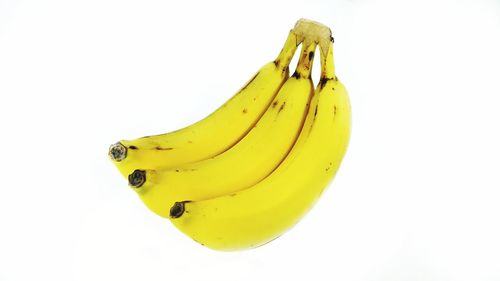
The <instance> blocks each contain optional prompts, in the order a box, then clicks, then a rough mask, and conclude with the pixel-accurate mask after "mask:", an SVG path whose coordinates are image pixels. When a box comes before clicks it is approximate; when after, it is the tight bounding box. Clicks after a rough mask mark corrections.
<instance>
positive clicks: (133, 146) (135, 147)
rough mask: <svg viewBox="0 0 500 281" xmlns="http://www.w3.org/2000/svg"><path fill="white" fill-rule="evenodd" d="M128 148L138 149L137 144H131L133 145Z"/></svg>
mask: <svg viewBox="0 0 500 281" xmlns="http://www.w3.org/2000/svg"><path fill="white" fill-rule="evenodd" d="M128 148H130V149H132V150H136V149H137V146H135V145H131V146H129V147H128Z"/></svg>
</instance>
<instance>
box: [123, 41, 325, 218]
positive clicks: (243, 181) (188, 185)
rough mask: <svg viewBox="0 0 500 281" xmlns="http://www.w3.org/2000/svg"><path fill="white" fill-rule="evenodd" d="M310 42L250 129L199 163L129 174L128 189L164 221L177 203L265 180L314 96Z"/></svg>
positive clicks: (287, 147)
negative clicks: (227, 147)
mask: <svg viewBox="0 0 500 281" xmlns="http://www.w3.org/2000/svg"><path fill="white" fill-rule="evenodd" d="M315 49H316V43H315V42H310V43H309V44H308V45H306V44H303V46H302V51H301V56H300V58H299V62H298V65H297V69H296V71H295V73H294V74H293V75H292V77H291V78H289V79H288V80H287V81H286V82H285V84H283V86H282V87H281V89H280V91H279V93H278V94H277V96H276V97H275V99H274V100H273V102H272V103H271V106H270V107H269V108H268V109H267V111H266V112H265V113H264V115H263V116H262V117H261V118H260V120H259V121H258V122H257V123H256V124H255V126H254V128H253V129H252V130H251V131H250V132H249V133H248V134H247V135H246V136H245V137H244V138H243V139H242V140H241V141H239V142H238V143H237V144H236V145H234V146H233V147H231V148H230V149H229V150H227V151H225V152H224V153H222V154H219V155H217V156H215V157H213V158H209V159H206V160H203V161H199V162H195V163H192V164H187V165H183V166H180V167H175V168H172V169H159V170H152V169H150V170H143V169H138V170H135V171H134V172H133V173H132V174H131V175H130V176H129V184H130V186H132V188H133V189H134V190H135V191H136V192H137V194H138V195H139V197H140V198H141V199H142V201H143V202H144V204H145V205H146V206H147V207H148V208H149V209H150V210H152V211H153V212H155V213H156V214H158V215H160V216H163V217H169V214H170V206H172V205H173V204H174V203H175V202H176V201H179V200H204V199H209V198H214V197H218V196H222V195H225V194H230V193H234V192H237V191H239V190H242V189H245V188H247V187H249V186H252V185H254V184H256V183H258V182H259V181H261V180H262V179H264V178H265V177H267V176H268V175H269V174H270V173H271V172H272V171H273V170H274V169H275V168H276V167H277V166H278V165H279V164H280V163H281V161H283V159H284V158H285V157H286V155H287V154H288V152H289V151H290V149H291V148H292V146H293V144H294V143H295V141H296V139H297V137H298V135H299V133H300V130H301V129H302V126H303V124H304V123H303V122H304V120H305V116H306V113H307V111H308V106H309V101H310V98H311V96H312V95H313V93H314V86H313V83H312V80H311V69H312V63H313V57H314V52H315Z"/></svg>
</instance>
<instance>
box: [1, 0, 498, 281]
mask: <svg viewBox="0 0 500 281" xmlns="http://www.w3.org/2000/svg"><path fill="white" fill-rule="evenodd" d="M301 17H305V18H310V19H314V20H317V21H320V22H323V23H325V24H327V25H328V26H330V27H332V30H333V32H334V37H335V57H336V68H337V74H338V76H339V78H340V79H341V80H342V81H343V82H344V83H345V85H346V86H347V88H348V90H349V93H350V96H351V99H352V107H353V131H352V141H351V145H350V147H349V151H348V153H347V155H346V158H345V161H344V163H343V165H342V167H341V169H340V171H339V173H338V176H337V178H336V179H335V181H334V182H333V184H332V185H331V186H330V189H329V190H328V192H326V193H325V194H324V196H323V197H322V199H321V200H320V202H319V203H318V204H317V205H316V207H315V208H314V209H313V210H312V211H311V212H310V213H309V214H308V216H306V218H305V219H303V220H302V221H301V223H299V224H298V225H297V226H296V227H295V228H294V229H293V230H292V231H290V232H288V233H287V234H285V235H284V236H282V237H281V238H279V239H277V240H276V241H274V242H272V243H270V244H268V245H266V246H264V247H260V248H258V249H255V250H250V251H244V252H236V253H221V252H215V251H212V250H209V249H207V248H204V247H202V246H200V245H198V244H196V243H194V242H193V241H191V240H190V239H189V238H187V237H186V236H184V235H182V234H181V233H180V232H179V231H177V230H176V229H175V228H174V227H173V226H172V225H170V223H169V222H168V221H167V220H165V219H161V218H159V217H157V216H155V215H154V214H152V213H150V212H149V211H148V210H147V209H146V208H145V207H144V206H143V205H142V203H141V202H140V201H139V199H138V198H137V196H136V195H135V194H134V193H133V192H132V191H131V190H129V188H128V187H127V183H126V182H125V180H123V179H122V178H121V176H120V175H119V173H118V172H117V170H116V169H115V168H114V166H113V164H112V163H111V162H110V161H109V160H108V158H107V149H108V146H109V145H110V144H111V143H113V142H115V141H117V140H119V139H123V138H135V137H139V136H142V135H150V134H154V133H162V132H166V131H169V130H174V129H177V128H180V127H183V126H185V125H188V124H190V123H192V122H194V121H196V120H198V119H201V118H202V117H204V116H205V115H207V114H208V113H210V112H211V111H212V110H214V109H215V108H217V107H218V106H219V105H220V104H222V103H223V102H224V101H225V100H226V99H228V98H229V97H230V96H231V95H232V94H233V93H234V92H235V91H236V90H237V89H238V88H239V87H240V86H242V85H243V84H244V82H245V81H247V80H248V79H249V78H250V77H251V76H252V75H253V74H254V72H255V71H256V70H257V69H258V68H259V67H260V66H262V65H264V64H265V63H267V62H269V61H271V60H273V59H274V57H275V56H276V55H277V53H278V52H279V50H280V49H281V46H282V44H283V42H284V40H285V38H286V36H287V33H288V30H289V29H290V28H292V27H293V25H294V23H295V21H296V20H297V19H299V18H301ZM316 67H318V65H317V64H316ZM315 71H316V72H315V73H316V75H317V73H318V72H317V68H316V70H315ZM315 77H316V80H315V81H316V82H317V76H315ZM499 96H500V2H498V1H494V0H491V1H486V0H484V1H480V0H477V1H473V0H470V1H466V0H463V1H385V0H376V1H363V0H351V1H347V0H344V1H290V0H288V1H263V2H259V1H245V2H237V1H227V2H221V1H200V2H192V1H159V0H157V1H118V0H115V1H113V0H99V1H97V0H87V1H63V0H59V1H57V0H47V1H35V0H32V1H30V0H26V1H12V0H0V120H1V121H0V122H1V135H2V137H1V139H0V149H1V152H0V153H1V154H0V171H1V180H0V186H1V187H0V188H1V193H0V280H2V281H5V280H6V281H17V280H184V281H189V280H207V281H210V280H214V281H215V280H217V281H225V280H343V281H350V280H374V281H375V280H384V281H391V280H395V281H396V280H397V281H399V280H405V281H411V280H439V281H447V280H450V281H451V280H453V281H459V280H475V281H481V280H485V281H486V280H500V238H499V237H500V204H499V203H500V134H499V131H500V130H499V129H500V126H499V121H500V99H499Z"/></svg>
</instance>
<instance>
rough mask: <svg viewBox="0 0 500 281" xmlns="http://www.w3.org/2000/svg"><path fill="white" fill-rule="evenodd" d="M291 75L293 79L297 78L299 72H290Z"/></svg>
mask: <svg viewBox="0 0 500 281" xmlns="http://www.w3.org/2000/svg"><path fill="white" fill-rule="evenodd" d="M292 77H293V78H295V79H299V78H300V74H299V73H298V72H297V71H295V72H294V73H293V74H292Z"/></svg>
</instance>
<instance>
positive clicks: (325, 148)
mask: <svg viewBox="0 0 500 281" xmlns="http://www.w3.org/2000/svg"><path fill="white" fill-rule="evenodd" d="M323 41H325V40H323ZM326 41H328V43H326V42H323V43H320V46H323V47H325V46H326V47H325V48H321V68H322V71H321V80H320V82H319V83H318V86H317V88H316V92H315V96H314V97H313V99H312V101H311V106H310V110H309V112H308V114H307V118H306V121H305V123H304V127H303V129H302V131H301V133H300V136H299V138H298V140H297V142H296V144H295V145H294V146H293V148H292V150H291V152H290V153H289V154H288V156H287V157H286V158H285V160H284V161H283V162H282V163H281V164H280V166H279V167H278V168H277V169H276V170H275V171H274V172H273V173H272V174H271V175H269V176H268V177H267V178H265V179H264V180H262V181H261V182H259V183H257V184H255V185H254V186H252V187H249V188H248V189H245V190H242V191H238V192H236V193H233V194H228V195H224V196H220V197H216V198H212V199H208V200H201V201H179V202H176V203H175V204H174V205H173V206H172V207H171V209H170V219H171V221H172V223H173V224H174V225H175V226H176V227H177V228H178V229H180V230H181V231H182V232H184V233H185V234H186V235H188V236H190V237H191V238H192V239H194V240H195V241H197V242H199V243H201V244H203V245H205V246H207V247H210V248H213V249H217V250H236V249H245V248H253V247H257V246H260V245H263V244H265V243H267V242H269V241H271V240H273V239H275V238H277V237H279V236H280V235H281V234H282V233H284V232H285V231H286V230H287V229H289V228H290V227H292V226H293V225H294V224H296V223H297V222H298V221H299V220H300V218H301V217H302V216H304V214H305V213H306V212H307V211H308V210H309V209H310V208H311V207H312V206H313V205H314V203H315V202H316V200H317V199H318V198H319V197H320V195H321V193H322V192H323V190H324V189H325V187H326V186H327V185H328V183H329V181H330V180H331V179H332V178H333V176H334V175H335V173H336V171H337V169H338V168H339V165H340V163H341V161H342V158H343V156H344V153H345V151H346V149H347V145H348V141H349V136H350V124H351V123H350V122H351V119H350V104H349V98H348V95H347V92H346V90H345V88H344V86H343V85H342V83H341V82H340V81H338V79H337V77H336V76H335V74H334V65H333V44H332V42H330V40H326ZM332 41H333V40H332ZM187 199H188V198H187ZM187 199H186V200H187Z"/></svg>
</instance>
